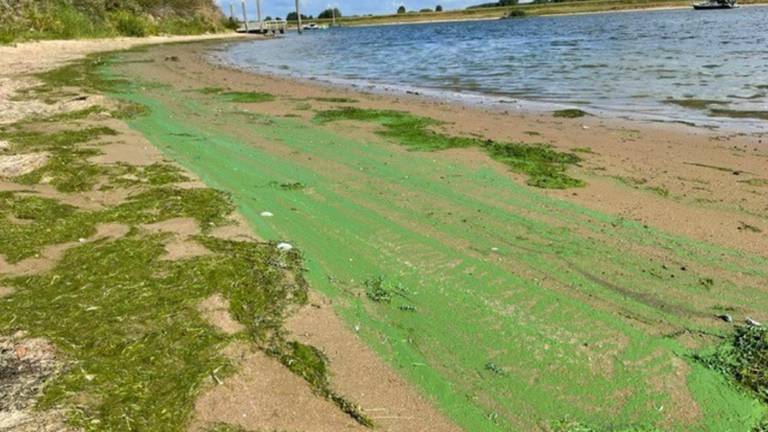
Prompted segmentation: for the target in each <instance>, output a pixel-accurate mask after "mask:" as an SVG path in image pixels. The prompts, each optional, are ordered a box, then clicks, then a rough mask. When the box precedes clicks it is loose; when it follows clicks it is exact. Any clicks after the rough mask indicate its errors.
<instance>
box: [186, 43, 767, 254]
mask: <svg viewBox="0 0 768 432" xmlns="http://www.w3.org/2000/svg"><path fill="white" fill-rule="evenodd" d="M196 55H198V56H200V57H201V58H200V60H201V61H209V62H214V63H212V65H213V67H216V68H219V67H223V68H227V69H230V70H232V71H233V72H236V73H237V74H246V75H252V76H254V77H255V78H256V79H257V82H259V83H260V85H263V86H265V87H273V86H276V87H277V88H280V89H281V90H285V92H286V93H287V94H300V93H301V92H308V93H310V94H312V93H322V94H324V95H326V94H337V93H338V94H342V95H345V97H352V98H359V99H361V100H363V101H364V105H365V106H371V107H376V108H380V107H382V106H383V107H386V108H391V109H398V110H405V111H409V112H415V113H417V114H427V115H428V116H431V117H434V118H438V119H440V120H442V121H445V122H448V123H449V124H451V125H452V126H451V127H450V130H451V131H452V132H454V133H461V134H469V135H476V136H477V135H484V134H487V133H488V132H491V131H494V133H493V134H491V135H490V136H488V137H489V138H494V139H497V138H502V137H513V138H514V139H522V140H525V141H531V136H529V135H526V133H525V132H524V131H521V130H520V129H524V130H528V131H530V130H531V129H532V130H534V131H536V130H546V132H539V133H538V135H536V136H535V137H534V140H538V139H540V138H536V137H539V136H544V137H546V138H547V139H546V140H545V142H547V143H548V144H550V145H553V146H555V147H556V148H560V149H564V150H567V149H572V148H592V149H593V151H594V152H595V153H596V155H595V156H599V157H600V158H601V159H603V158H606V156H607V155H606V154H605V153H603V151H602V150H601V149H605V150H606V151H609V152H610V153H612V154H611V156H610V157H609V158H606V160H604V161H600V162H598V163H597V164H596V166H591V167H589V168H588V169H587V170H586V172H587V173H588V175H589V176H590V177H594V178H595V180H597V183H598V184H599V187H595V188H594V189H595V190H590V189H592V188H591V187H589V186H588V187H587V189H586V190H584V191H583V192H585V193H584V194H582V193H581V191H579V192H577V193H576V194H574V195H575V196H569V195H570V194H569V193H562V192H557V191H550V192H548V193H549V194H552V195H556V196H560V197H562V198H564V199H568V200H574V201H575V202H578V203H580V204H583V205H588V206H591V207H593V208H595V209H599V210H601V211H609V212H611V213H615V214H621V215H625V216H628V217H631V218H634V219H636V220H638V221H640V222H643V223H652V224H654V225H655V226H659V227H662V228H664V229H671V230H673V231H674V232H678V233H680V234H685V235H693V236H694V237H695V238H698V239H700V240H709V241H712V240H714V239H716V238H717V239H719V240H716V241H717V242H719V243H722V244H724V245H728V246H730V247H739V248H744V247H746V250H749V251H751V252H755V253H759V254H761V255H763V256H768V238H766V237H767V236H765V235H760V234H761V233H762V229H761V233H757V234H758V235H756V236H748V237H753V238H750V240H749V241H747V242H744V241H743V240H742V239H739V238H734V237H733V236H732V235H731V234H730V233H732V232H733V231H732V230H734V231H736V232H739V231H740V230H739V229H738V228H739V226H740V225H739V223H741V222H739V221H737V220H736V219H738V218H739V217H741V218H742V219H745V220H744V221H743V223H746V224H747V225H753V224H756V226H761V227H762V226H763V225H766V222H768V220H766V218H764V217H758V216H757V215H758V214H759V213H760V210H759V209H760V208H761V206H762V205H768V203H762V200H759V199H758V200H757V202H755V203H753V205H752V206H751V207H752V209H753V210H751V211H750V212H749V213H748V214H743V213H742V211H741V210H737V209H742V205H741V204H738V203H739V202H743V201H744V200H747V199H751V198H748V197H749V196H750V195H751V193H750V192H747V191H746V190H745V191H744V192H746V195H744V192H742V193H739V194H737V195H731V196H728V198H726V197H725V196H719V194H718V196H717V197H716V198H714V199H715V200H716V201H711V202H709V201H710V200H712V199H713V198H712V197H709V196H706V194H704V193H703V192H704V190H701V189H705V188H701V187H700V186H702V185H701V184H696V183H697V182H702V181H714V179H713V180H702V179H701V178H700V177H702V176H704V177H708V178H710V179H711V178H712V177H711V176H710V175H708V174H716V173H718V172H719V173H720V174H721V176H718V175H716V177H723V178H722V179H719V180H718V181H720V180H724V179H729V180H730V179H733V180H735V181H738V180H743V179H741V178H740V177H739V176H738V175H735V174H734V173H742V172H743V173H745V174H747V175H752V176H756V177H758V178H759V177H760V173H761V170H760V168H759V166H760V164H761V162H762V159H764V158H767V157H768V145H766V144H768V139H766V138H765V132H754V133H751V134H746V135H744V134H743V133H741V132H740V131H739V130H738V129H733V130H731V129H725V128H724V129H719V130H714V129H708V128H706V127H702V126H692V125H688V124H684V123H682V124H681V123H680V122H676V121H669V122H658V121H654V120H642V119H626V118H621V117H600V116H587V117H582V118H577V119H556V118H553V117H552V115H551V111H547V110H544V109H541V110H536V111H530V110H526V109H524V108H523V109H510V108H511V107H505V106H503V105H501V106H494V105H481V104H474V105H473V104H462V103H456V102H455V101H446V100H445V99H441V98H432V97H430V96H428V95H416V94H401V93H396V94H392V93H387V92H378V91H373V92H371V91H367V90H364V89H361V88H351V87H349V86H344V85H341V84H336V83H327V82H324V81H318V80H311V79H302V78H298V79H297V78H294V77H287V76H283V75H279V74H260V73H259V72H256V71H253V70H249V69H243V68H240V67H238V66H236V65H229V64H221V63H216V62H215V60H213V59H211V58H210V57H209V56H208V54H205V53H203V54H199V53H198V54H196ZM213 56H215V53H214V54H213ZM585 109H586V110H589V108H588V107H587V108H585ZM468 113H471V116H470V118H469V119H466V120H465V119H463V118H462V117H463V116H466V115H467V114H468ZM510 121H511V122H512V124H510ZM472 123H475V125H471V124H472ZM478 125H481V126H479V127H478ZM491 125H493V126H491ZM515 129H517V130H515ZM569 130H570V131H571V132H572V133H569V132H568V131H569ZM622 131H631V132H626V133H624V132H622ZM643 132H647V133H648V135H649V136H650V137H652V138H651V140H652V141H651V142H647V141H645V140H646V139H647V138H646V137H645V136H644V135H646V134H645V133H643ZM595 135H604V136H605V138H598V141H600V145H599V146H595V145H594V142H593V140H595V138H596V137H595ZM623 135H627V136H623ZM614 140H615V141H618V142H621V143H622V144H621V145H620V146H619V147H618V148H617V147H616V146H615V145H614V144H612V141H614ZM691 141H692V142H691ZM722 141H725V142H728V143H730V146H729V147H723V146H722V145H721V144H719V143H720V142H722ZM639 142H642V147H643V148H642V149H638V148H636V147H634V146H637V145H638V143H639ZM662 143H665V144H662ZM673 143H677V144H676V146H677V148H674V149H670V148H665V147H669V145H670V144H673ZM622 146H626V147H622ZM630 146H633V147H630ZM686 146H692V147H694V148H696V149H697V151H700V152H699V153H697V155H696V158H694V159H696V160H695V161H694V160H692V161H687V162H686V163H690V164H693V165H690V164H689V165H685V164H683V163H681V164H679V165H678V166H676V167H673V166H671V164H670V163H669V162H670V161H669V158H670V157H676V158H678V159H679V160H682V161H686V160H687V159H689V157H688V155H687V151H686ZM734 148H744V149H750V150H749V151H747V152H746V154H745V156H746V157H747V160H744V159H743V157H742V155H740V154H737V153H734V152H733V150H732V149H734ZM657 152H663V153H667V155H666V156H663V157H661V158H658V159H657V158H656V157H654V156H652V154H653V153H657ZM649 155H651V156H649ZM671 155H675V156H671ZM628 156H629V157H630V158H637V160H638V162H629V164H630V166H628V167H622V165H626V163H625V162H622V161H628V159H627V157H628ZM734 156H737V158H736V159H734ZM728 159H731V161H732V163H730V164H724V163H723V162H722V161H724V160H728ZM589 162H591V161H590V160H589V159H588V163H589ZM745 162H748V163H746V164H745ZM601 164H608V165H610V166H611V170H610V171H608V172H604V171H603V169H604V168H603V167H601V166H599V165H601ZM590 165H591V164H590ZM681 165H682V166H681ZM721 165H727V166H728V168H726V167H722V166H721ZM697 166H698V167H702V166H709V167H714V168H710V169H708V170H709V171H711V172H709V173H707V172H706V171H707V169H706V168H701V169H699V170H691V169H690V168H691V167H694V168H695V167H697ZM662 167H663V168H662ZM719 168H723V169H719ZM643 172H645V173H647V174H649V175H650V176H651V177H650V178H643V177H639V178H638V176H637V174H638V173H643ZM661 173H663V174H662V175H660V174H661ZM723 174H725V175H723ZM727 175H730V176H731V178H728V176H727ZM658 177H664V178H665V179H666V180H662V179H659V178H658ZM694 180H695V181H694ZM595 186H597V185H595ZM656 188H660V189H661V190H663V191H664V192H663V194H662V195H659V193H655V192H654V190H655V189H656ZM598 189H599V190H598ZM627 189H629V190H627ZM745 189H747V190H749V189H750V188H745ZM752 190H754V189H752ZM757 191H759V189H757ZM626 192H629V194H630V195H632V196H634V195H637V196H636V197H633V198H629V197H623V198H621V199H619V202H620V203H621V204H619V205H618V208H619V209H613V210H612V209H611V207H612V204H610V203H609V202H606V200H603V199H601V198H600V195H601V194H604V193H607V194H609V195H610V196H611V198H619V197H621V196H622V195H623V194H624V193H626ZM638 192H639V194H638ZM585 195H587V196H585ZM690 195H699V196H693V197H691V196H690ZM737 196H738V198H737ZM681 200H682V201H688V202H689V203H688V204H687V205H681V203H680V202H679V201H681ZM721 200H724V201H728V202H730V204H728V205H726V206H722V205H721V203H722V201H721ZM691 201H694V202H691ZM632 202H649V203H651V202H652V203H653V204H652V205H651V206H649V207H646V208H644V209H642V210H641V209H640V208H634V207H635V206H634V205H632V204H630V203H632ZM667 206H673V207H674V208H675V210H677V211H682V214H685V215H686V216H685V219H686V223H685V224H683V225H682V226H681V225H680V223H679V221H674V222H671V221H669V220H667V218H668V215H667V214H666V213H667ZM708 207H709V208H708ZM711 207H719V209H718V210H715V209H714V208H711ZM651 208H655V210H651ZM721 212H722V213H721ZM730 212H735V213H734V215H733V216H725V215H726V214H728V213H730ZM718 213H719V214H720V216H718V217H716V218H714V217H713V216H714V215H715V214H718ZM738 214H742V216H738ZM710 218H712V219H713V220H717V221H718V222H716V225H717V229H714V230H713V229H712V227H710V226H708V225H709V224H708V223H707V222H706V221H707V220H708V219H710ZM728 218H731V219H732V221H731V223H727V222H726V220H727V219H728ZM726 227H727V228H726ZM729 232H730V233H729Z"/></svg>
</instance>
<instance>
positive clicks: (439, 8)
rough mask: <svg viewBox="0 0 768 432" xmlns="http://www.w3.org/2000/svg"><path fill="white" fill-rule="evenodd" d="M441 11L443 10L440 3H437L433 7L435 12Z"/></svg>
mask: <svg viewBox="0 0 768 432" xmlns="http://www.w3.org/2000/svg"><path fill="white" fill-rule="evenodd" d="M442 11H443V6H442V5H437V6H436V7H435V12H442Z"/></svg>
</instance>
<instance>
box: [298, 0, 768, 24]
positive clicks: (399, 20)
mask: <svg viewBox="0 0 768 432" xmlns="http://www.w3.org/2000/svg"><path fill="white" fill-rule="evenodd" d="M591 3H592V2H569V3H558V4H553V5H520V6H517V7H501V8H489V9H488V10H487V11H486V10H477V11H479V12H475V10H473V11H470V12H468V11H467V10H460V11H448V12H441V13H437V12H433V13H427V14H406V15H405V16H404V17H401V16H398V15H382V16H372V17H357V18H346V19H341V20H340V24H341V26H342V27H375V26H397V25H408V24H432V23H449V22H464V21H468V22H472V21H494V20H498V19H502V18H503V17H504V16H505V15H506V13H507V12H508V11H510V10H522V11H525V12H526V13H528V10H527V9H528V8H531V9H533V11H532V12H531V13H529V14H528V15H527V16H524V17H521V18H529V17H540V16H570V15H597V14H606V13H623V12H648V11H664V10H682V9H692V4H693V3H694V2H693V1H690V2H659V3H658V4H656V5H654V4H649V5H648V6H647V7H646V6H643V5H642V4H640V5H633V4H631V3H621V2H613V3H615V4H616V6H618V7H615V6H613V5H611V7H615V8H614V9H611V8H605V9H595V10H589V9H588V7H589V6H590V5H591ZM610 3H611V2H601V4H610ZM766 6H768V0H758V1H750V2H749V3H746V4H744V3H741V4H740V7H742V8H747V7H766ZM568 7H574V8H583V9H585V10H573V11H567V9H568ZM556 9H563V10H564V11H563V12H557V11H556ZM419 15H423V16H424V17H423V18H421V19H420V17H419ZM440 15H446V16H445V17H441V16H440ZM451 15H453V16H451ZM474 15H480V16H474ZM430 17H433V18H430ZM409 18H412V19H409ZM356 21H360V22H356ZM307 22H317V23H326V22H328V23H330V20H307Z"/></svg>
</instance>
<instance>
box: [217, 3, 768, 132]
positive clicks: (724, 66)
mask: <svg viewBox="0 0 768 432" xmlns="http://www.w3.org/2000/svg"><path fill="white" fill-rule="evenodd" d="M221 56H222V57H223V58H222V59H223V60H224V61H227V62H230V63H234V64H237V65H239V66H241V67H247V68H253V69H256V70H259V71H262V72H264V71H266V72H271V73H278V74H289V75H294V76H300V77H304V78H316V79H321V80H327V81H332V82H342V83H354V84H357V85H363V86H376V87H379V88H389V89H390V90H393V89H394V90H406V89H410V90H414V89H420V90H421V91H422V92H425V93H439V94H441V95H443V96H448V97H461V98H466V99H468V100H473V101H475V102H478V103H505V104H508V106H510V107H525V108H533V107H542V106H545V107H548V104H558V105H560V104H563V105H574V106H578V107H581V108H584V109H586V110H588V111H589V110H592V111H599V112H603V113H610V114H614V115H622V116H631V117H644V118H653V119H660V120H683V121H694V122H696V123H698V124H709V125H716V126H736V127H750V128H757V129H768V122H766V121H759V120H731V119H727V118H722V117H718V118H713V117H711V113H709V112H708V111H707V110H706V109H691V108H683V107H680V106H677V105H674V104H670V103H666V102H665V101H667V100H668V99H689V98H695V99H709V100H715V101H720V102H723V104H722V105H711V106H712V107H714V108H726V109H735V110H757V111H768V7H745V8H741V9H738V10H727V11H693V10H674V11H649V12H636V13H610V14H597V15H579V16H560V17H533V18H524V19H517V20H503V21H502V20H499V21H484V22H463V23H436V24H424V25H400V26H381V27H367V28H339V29H332V30H325V31H315V32H306V33H305V35H304V36H301V37H300V36H298V35H295V34H294V35H288V36H287V37H285V38H283V39H277V40H271V41H266V42H264V41H258V42H247V43H242V44H237V45H234V46H232V47H231V48H230V50H229V51H227V52H226V53H224V54H223V55H221ZM502 101H503V102H502Z"/></svg>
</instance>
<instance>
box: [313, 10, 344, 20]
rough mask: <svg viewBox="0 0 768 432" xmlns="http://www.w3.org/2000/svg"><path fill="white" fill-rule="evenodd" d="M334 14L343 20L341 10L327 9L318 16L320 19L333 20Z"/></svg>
mask: <svg viewBox="0 0 768 432" xmlns="http://www.w3.org/2000/svg"><path fill="white" fill-rule="evenodd" d="M334 12H335V13H336V18H341V11H340V10H339V8H333V9H326V10H324V11H322V12H320V15H318V16H317V18H319V19H331V18H333V14H334Z"/></svg>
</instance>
